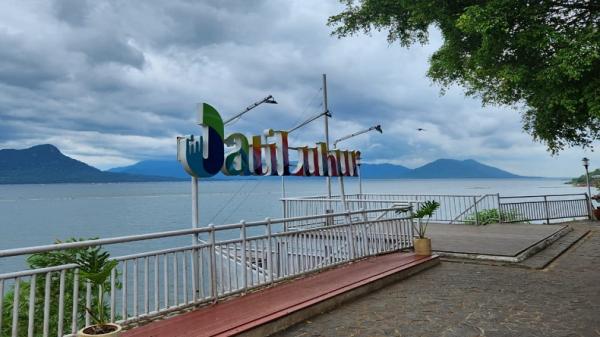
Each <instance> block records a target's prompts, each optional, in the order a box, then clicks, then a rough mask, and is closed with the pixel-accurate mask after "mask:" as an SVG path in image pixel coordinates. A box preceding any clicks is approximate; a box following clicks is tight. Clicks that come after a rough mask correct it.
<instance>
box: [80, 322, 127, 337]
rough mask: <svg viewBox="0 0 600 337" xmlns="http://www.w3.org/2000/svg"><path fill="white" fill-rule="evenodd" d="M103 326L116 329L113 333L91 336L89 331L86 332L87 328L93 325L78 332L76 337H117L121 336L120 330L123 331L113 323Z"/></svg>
mask: <svg viewBox="0 0 600 337" xmlns="http://www.w3.org/2000/svg"><path fill="white" fill-rule="evenodd" d="M103 325H110V326H113V327H115V328H116V330H115V331H112V332H109V333H103V334H98V335H93V334H91V332H90V331H86V330H88V329H89V328H91V327H92V326H94V325H90V326H86V327H85V328H83V329H81V330H79V332H77V337H119V336H121V330H123V328H122V327H121V326H120V325H118V324H115V323H106V324H103Z"/></svg>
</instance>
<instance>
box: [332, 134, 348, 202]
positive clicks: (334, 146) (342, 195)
mask: <svg viewBox="0 0 600 337" xmlns="http://www.w3.org/2000/svg"><path fill="white" fill-rule="evenodd" d="M333 148H334V149H336V150H337V144H334V145H333ZM338 167H340V172H338V178H339V181H340V193H341V197H342V205H344V210H345V211H346V212H347V211H348V204H347V203H346V190H345V189H344V175H343V174H342V170H341V165H338ZM346 170H348V168H347V167H346Z"/></svg>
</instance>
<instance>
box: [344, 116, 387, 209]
mask: <svg viewBox="0 0 600 337" xmlns="http://www.w3.org/2000/svg"><path fill="white" fill-rule="evenodd" d="M371 131H378V132H379V133H383V130H382V129H381V125H379V124H377V125H375V126H372V127H370V128H368V129H364V130H362V131H358V132H355V133H352V134H349V135H347V136H344V137H341V138H339V139H336V140H335V141H334V142H333V148H334V149H337V144H338V143H339V142H342V141H344V140H347V139H350V138H352V137H356V136H359V135H362V134H364V133H367V132H371ZM359 163H360V159H359ZM359 163H357V165H358V191H359V198H362V177H361V174H360V164H359ZM338 177H339V180H340V192H341V194H342V203H343V204H344V207H345V208H346V210H348V205H347V204H346V193H345V191H344V177H343V175H342V172H339V174H338Z"/></svg>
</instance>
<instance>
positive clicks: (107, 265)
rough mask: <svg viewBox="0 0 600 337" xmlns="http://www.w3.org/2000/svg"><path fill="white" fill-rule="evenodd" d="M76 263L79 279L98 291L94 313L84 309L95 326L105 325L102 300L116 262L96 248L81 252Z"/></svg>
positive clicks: (99, 248) (106, 253)
mask: <svg viewBox="0 0 600 337" xmlns="http://www.w3.org/2000/svg"><path fill="white" fill-rule="evenodd" d="M76 263H77V265H78V266H79V275H80V276H81V278H82V279H84V280H87V281H88V282H90V283H91V285H92V287H93V288H96V289H97V290H98V301H97V302H96V304H97V308H96V311H95V313H94V311H93V310H92V309H91V308H86V310H87V312H88V313H89V314H90V316H92V318H93V320H94V322H95V323H96V324H97V325H99V326H101V325H104V324H106V318H105V309H104V300H103V299H104V294H105V290H104V289H105V285H106V283H107V281H108V278H109V277H110V274H111V272H112V270H113V269H114V268H115V267H116V266H117V264H118V262H117V261H115V260H110V254H109V253H108V252H106V251H102V249H101V247H99V246H98V247H90V248H87V249H85V250H82V251H81V252H80V253H79V254H78V256H77V258H76Z"/></svg>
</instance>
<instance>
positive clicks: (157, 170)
mask: <svg viewBox="0 0 600 337" xmlns="http://www.w3.org/2000/svg"><path fill="white" fill-rule="evenodd" d="M109 171H110V172H118V173H130V174H138V175H154V176H165V177H176V178H188V177H189V176H188V174H187V173H186V172H185V171H184V170H183V168H182V167H181V165H180V164H179V163H178V162H177V161H176V160H145V161H141V162H139V163H136V164H134V165H131V166H125V167H117V168H113V169H110V170H109ZM361 175H362V177H363V178H365V179H444V178H447V179H456V178H459V179H460V178H465V179H466V178H495V179H502V178H522V177H521V176H518V175H516V174H512V173H510V172H507V171H504V170H501V169H498V168H495V167H492V166H489V165H485V164H482V163H480V162H477V161H475V160H472V159H468V160H454V159H438V160H436V161H434V162H431V163H429V164H426V165H423V166H421V167H418V168H416V169H409V168H407V167H404V166H402V165H394V164H363V165H362V166H361ZM215 178H216V179H227V180H229V179H256V178H257V177H252V176H251V177H228V176H225V175H222V174H220V173H219V174H218V175H216V176H215Z"/></svg>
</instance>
